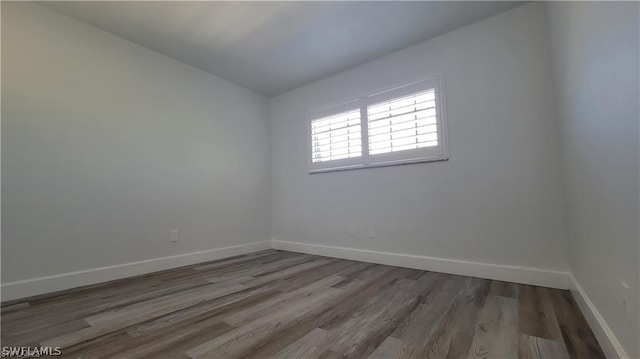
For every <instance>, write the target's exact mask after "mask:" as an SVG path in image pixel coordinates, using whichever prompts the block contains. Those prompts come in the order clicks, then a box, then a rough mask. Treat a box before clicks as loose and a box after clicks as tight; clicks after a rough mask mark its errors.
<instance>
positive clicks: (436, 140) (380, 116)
mask: <svg viewBox="0 0 640 359" xmlns="http://www.w3.org/2000/svg"><path fill="white" fill-rule="evenodd" d="M444 121H445V118H444V114H443V111H442V100H441V94H440V88H439V86H438V79H437V78H431V79H429V80H425V81H420V82H417V83H413V84H410V85H406V86H402V87H398V88H395V89H391V90H387V91H383V92H379V93H375V94H371V95H368V96H365V97H363V98H360V99H358V100H354V101H350V102H348V103H345V104H342V105H340V106H334V107H331V108H329V109H325V110H322V111H315V112H313V113H312V115H311V122H310V162H309V163H310V172H312V173H314V172H324V171H333V170H342V169H354V168H366V167H376V166H387V165H394V164H404V163H416V162H428V161H441V160H446V159H448V149H447V143H446V140H447V138H446V126H445V122H444Z"/></svg>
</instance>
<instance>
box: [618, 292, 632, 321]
mask: <svg viewBox="0 0 640 359" xmlns="http://www.w3.org/2000/svg"><path fill="white" fill-rule="evenodd" d="M620 285H621V286H622V306H623V309H624V315H625V316H626V317H627V320H628V321H632V320H633V319H632V318H633V317H632V315H633V313H631V311H632V310H631V288H630V287H629V285H628V284H627V283H625V282H621V283H620Z"/></svg>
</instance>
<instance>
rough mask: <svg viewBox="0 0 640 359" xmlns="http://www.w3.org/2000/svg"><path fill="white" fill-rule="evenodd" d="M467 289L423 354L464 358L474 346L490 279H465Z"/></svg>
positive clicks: (453, 304)
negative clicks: (479, 315) (474, 334)
mask: <svg viewBox="0 0 640 359" xmlns="http://www.w3.org/2000/svg"><path fill="white" fill-rule="evenodd" d="M465 282H466V283H465V284H466V285H465V287H464V289H463V293H462V294H461V295H459V296H458V297H457V298H456V300H455V302H454V303H452V305H451V307H449V310H448V311H447V313H446V314H445V316H444V318H443V319H442V320H441V321H440V322H439V327H438V329H437V330H436V332H435V333H434V335H433V337H432V338H431V340H430V341H429V342H428V343H427V345H426V346H425V347H424V350H423V351H422V355H421V356H420V357H422V358H425V357H426V358H434V359H436V358H463V357H466V356H467V354H468V352H469V349H470V347H471V342H472V338H473V333H475V323H476V318H477V315H478V312H479V311H480V309H481V308H482V307H483V306H484V302H485V299H486V297H487V295H488V292H489V286H490V281H488V280H485V279H478V278H468V279H466V280H465Z"/></svg>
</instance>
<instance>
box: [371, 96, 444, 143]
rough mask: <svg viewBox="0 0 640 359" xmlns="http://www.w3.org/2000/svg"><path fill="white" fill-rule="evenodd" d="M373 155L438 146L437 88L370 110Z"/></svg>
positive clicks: (378, 104)
mask: <svg viewBox="0 0 640 359" xmlns="http://www.w3.org/2000/svg"><path fill="white" fill-rule="evenodd" d="M367 118H368V126H369V154H371V155H375V154H379V153H387V152H397V151H406V150H413V149H418V148H423V147H432V146H437V145H438V126H437V122H436V101H435V89H429V90H427V91H424V92H420V93H416V94H412V95H409V96H405V97H401V98H396V99H392V100H390V101H385V102H382V103H377V104H373V105H369V106H368V107H367Z"/></svg>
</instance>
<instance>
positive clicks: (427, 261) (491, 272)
mask: <svg viewBox="0 0 640 359" xmlns="http://www.w3.org/2000/svg"><path fill="white" fill-rule="evenodd" d="M271 246H272V248H274V249H282V250H286V251H292V252H302V253H309V254H316V255H322V256H327V257H335V258H343V259H351V260H356V261H362V262H371V263H379V264H386V265H392V266H398V267H407V268H414V269H421V270H428V271H433V272H440V273H450V274H459V275H466V276H471V277H479V278H486V279H494V280H502V281H507V282H515V283H523V284H531V285H538V286H543V287H551V288H559V289H569V276H568V273H567V272H560V271H551V270H546V269H539V268H529V267H520V266H508V265H499V264H489V263H478V262H468V261H461V260H454V259H444V258H435V257H427V256H418V255H413V254H402V253H388V252H378V251H370V250H364V249H355V248H346V247H334V246H325V245H318V244H307V243H300V242H287V241H280V240H275V239H274V240H272V241H271Z"/></svg>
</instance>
